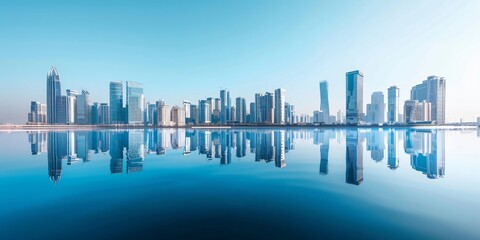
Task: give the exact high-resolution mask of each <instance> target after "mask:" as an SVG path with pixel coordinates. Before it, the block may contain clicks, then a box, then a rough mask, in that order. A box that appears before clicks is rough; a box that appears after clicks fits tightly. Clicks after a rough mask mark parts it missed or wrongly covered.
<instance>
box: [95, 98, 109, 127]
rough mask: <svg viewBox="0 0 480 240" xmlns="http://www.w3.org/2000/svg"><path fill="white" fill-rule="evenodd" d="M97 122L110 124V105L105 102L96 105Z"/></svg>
mask: <svg viewBox="0 0 480 240" xmlns="http://www.w3.org/2000/svg"><path fill="white" fill-rule="evenodd" d="M97 123H98V124H103V125H105V124H110V107H109V106H108V104H107V103H100V106H99V107H98V121H97Z"/></svg>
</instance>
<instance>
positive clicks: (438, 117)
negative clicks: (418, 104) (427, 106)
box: [410, 76, 446, 124]
mask: <svg viewBox="0 0 480 240" xmlns="http://www.w3.org/2000/svg"><path fill="white" fill-rule="evenodd" d="M445 92H446V79H445V78H444V77H438V76H429V77H428V78H427V80H425V81H423V82H422V83H421V84H419V85H416V86H414V87H413V88H412V90H411V91H410V100H418V101H427V102H430V103H431V104H432V112H431V120H432V121H435V122H436V123H437V124H445Z"/></svg>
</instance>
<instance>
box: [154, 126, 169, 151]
mask: <svg viewBox="0 0 480 240" xmlns="http://www.w3.org/2000/svg"><path fill="white" fill-rule="evenodd" d="M169 135H170V133H169V132H168V130H167V129H163V128H162V129H159V130H158V137H157V139H158V144H157V155H165V154H166V152H167V149H168V146H169V145H168V142H169V140H170V138H169Z"/></svg>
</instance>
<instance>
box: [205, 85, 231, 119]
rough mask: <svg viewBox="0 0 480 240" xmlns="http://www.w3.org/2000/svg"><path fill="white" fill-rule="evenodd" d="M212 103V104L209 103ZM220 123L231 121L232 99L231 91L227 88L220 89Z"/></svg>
mask: <svg viewBox="0 0 480 240" xmlns="http://www.w3.org/2000/svg"><path fill="white" fill-rule="evenodd" d="M209 105H210V104H209ZM220 105H221V106H220V107H221V109H220V123H222V124H225V123H227V122H228V121H230V120H231V119H230V117H231V113H230V109H231V107H232V106H231V100H230V91H228V90H226V89H222V90H220Z"/></svg>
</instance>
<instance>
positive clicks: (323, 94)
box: [320, 81, 331, 123]
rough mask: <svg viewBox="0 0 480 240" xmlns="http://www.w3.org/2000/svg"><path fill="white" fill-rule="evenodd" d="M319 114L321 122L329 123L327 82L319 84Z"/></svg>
mask: <svg viewBox="0 0 480 240" xmlns="http://www.w3.org/2000/svg"><path fill="white" fill-rule="evenodd" d="M320 112H321V113H322V117H323V119H322V120H323V122H325V123H331V122H330V106H329V104H328V82H327V81H321V82H320Z"/></svg>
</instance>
